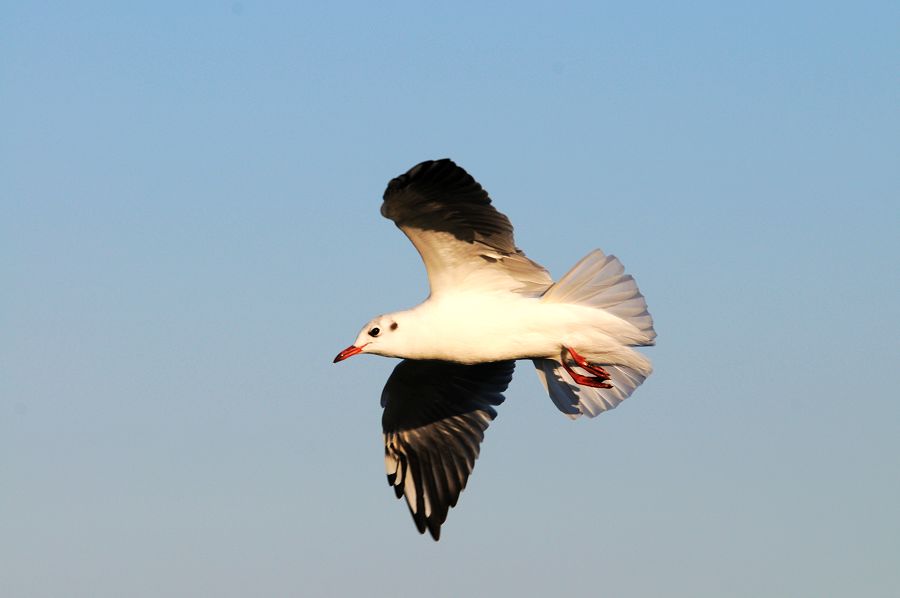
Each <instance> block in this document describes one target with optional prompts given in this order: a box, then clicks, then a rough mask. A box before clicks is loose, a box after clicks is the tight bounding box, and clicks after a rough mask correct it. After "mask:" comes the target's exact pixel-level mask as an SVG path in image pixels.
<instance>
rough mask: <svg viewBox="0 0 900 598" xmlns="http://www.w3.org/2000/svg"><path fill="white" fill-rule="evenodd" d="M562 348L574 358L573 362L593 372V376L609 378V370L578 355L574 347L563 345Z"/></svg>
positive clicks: (590, 372)
mask: <svg viewBox="0 0 900 598" xmlns="http://www.w3.org/2000/svg"><path fill="white" fill-rule="evenodd" d="M564 349H565V350H566V351H568V352H569V355H571V356H572V359H574V360H575V363H577V364H578V365H579V366H581V367H582V368H584V370H585V371H586V372H588V373H589V374H593V375H594V376H597V377H598V378H603V379H604V380H609V379H610V375H609V372H607V371H606V370H604V369H603V368H602V367H600V366H599V365H596V364H593V363H589V362H588V360H587V359H585V358H584V357H582V356H581V355H579V354H578V352H577V351H575V349H573V348H572V347H564Z"/></svg>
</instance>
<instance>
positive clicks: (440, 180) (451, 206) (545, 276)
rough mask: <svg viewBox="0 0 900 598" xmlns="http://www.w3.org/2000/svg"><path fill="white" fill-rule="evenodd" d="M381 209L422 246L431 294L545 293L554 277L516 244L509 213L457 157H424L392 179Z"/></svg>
mask: <svg viewBox="0 0 900 598" xmlns="http://www.w3.org/2000/svg"><path fill="white" fill-rule="evenodd" d="M381 213H382V215H384V216H385V217H386V218H390V219H391V220H393V221H394V223H395V224H396V225H397V226H398V227H399V228H400V230H402V231H403V232H404V233H406V236H407V237H409V239H410V240H411V241H412V243H413V245H415V247H416V249H417V250H418V251H419V255H421V256H422V261H424V262H425V269H426V270H427V271H428V281H429V284H430V285H431V294H432V295H437V294H440V293H441V292H442V291H443V290H445V289H449V288H453V287H456V288H460V287H479V288H496V289H506V290H512V291H517V292H522V293H533V294H540V293H542V292H543V291H544V290H546V289H547V287H549V286H550V285H551V284H552V283H553V280H552V278H551V277H550V274H549V273H548V272H547V271H546V270H545V269H544V268H543V267H541V266H540V265H538V264H536V263H535V262H533V261H531V260H530V259H528V258H527V257H525V254H524V253H522V251H521V250H519V249H517V248H516V244H515V241H514V240H513V227H512V224H510V222H509V218H507V217H506V216H504V215H503V214H501V213H500V212H498V211H497V210H496V209H494V206H492V205H491V199H490V197H488V194H487V191H485V190H484V189H483V188H482V187H481V185H479V184H478V182H477V181H476V180H475V179H474V178H472V176H471V175H470V174H469V173H468V172H466V171H465V170H463V169H462V168H460V167H459V166H457V165H456V164H455V163H454V162H453V161H452V160H448V159H443V160H429V161H427V162H422V163H421V164H417V165H416V166H414V167H412V168H411V169H410V170H409V172H407V173H406V174H403V175H400V176H399V177H397V178H395V179H393V180H392V181H391V182H390V183H388V186H387V189H386V190H385V192H384V203H383V204H382V205H381Z"/></svg>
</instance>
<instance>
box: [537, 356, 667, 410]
mask: <svg viewBox="0 0 900 598" xmlns="http://www.w3.org/2000/svg"><path fill="white" fill-rule="evenodd" d="M533 361H534V367H535V368H536V369H537V374H538V378H540V380H541V382H542V383H543V384H544V388H546V389H547V392H548V393H549V394H550V398H551V399H552V400H553V403H554V404H555V405H556V407H557V408H558V409H559V410H560V411H562V412H563V413H565V414H566V415H567V416H568V417H569V418H571V419H577V418H579V417H581V416H582V415H586V416H588V417H596V416H597V415H600V414H601V413H603V412H604V411H606V410H608V409H615V408H616V407H617V406H618V405H619V403H621V402H622V401H624V400H625V399H627V398H628V397H629V396H631V393H632V392H634V389H636V388H637V387H638V386H640V385H641V383H642V382H643V381H644V380H645V379H646V378H647V376H648V375H650V372H649V371H648V372H647V373H646V374H642V373H641V372H639V371H637V370H636V369H634V368H631V367H628V366H625V365H604V366H603V369H605V370H606V371H607V372H608V373H609V375H610V380H609V383H610V384H611V385H612V388H593V387H590V386H580V385H578V384H577V383H576V382H575V381H574V380H573V379H572V377H571V376H570V375H569V372H567V371H566V370H565V368H564V367H563V366H562V364H561V363H559V362H558V361H555V360H553V359H535V360H533Z"/></svg>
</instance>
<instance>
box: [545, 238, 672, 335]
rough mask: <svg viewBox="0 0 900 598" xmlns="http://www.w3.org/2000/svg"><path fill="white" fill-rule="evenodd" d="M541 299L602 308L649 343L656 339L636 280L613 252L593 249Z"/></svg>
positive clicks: (645, 303) (651, 320) (650, 318)
mask: <svg viewBox="0 0 900 598" xmlns="http://www.w3.org/2000/svg"><path fill="white" fill-rule="evenodd" d="M541 300H542V301H552V302H554V303H576V304H579V305H589V306H591V307H597V308H600V309H604V310H606V311H608V312H609V313H611V314H613V315H614V316H617V317H619V318H621V319H622V320H624V321H626V322H628V323H629V324H631V325H632V326H634V327H635V328H637V329H638V330H639V331H640V332H641V333H643V336H644V337H645V338H646V340H645V341H644V342H642V343H641V345H652V344H653V339H655V338H656V331H655V330H653V318H652V317H651V316H650V313H649V312H648V311H647V302H646V301H645V300H644V296H643V295H641V291H640V290H639V289H638V286H637V283H636V282H634V278H632V277H631V275H630V274H625V267H624V266H623V265H622V262H620V261H619V259H618V258H617V257H616V256H614V255H605V254H604V253H603V252H602V251H600V250H599V249H595V250H594V251H592V252H590V253H589V254H587V255H586V256H584V257H583V258H582V259H581V261H580V262H578V263H577V264H575V266H574V267H573V268H572V269H571V270H569V272H568V273H567V274H566V275H565V276H563V277H562V278H561V279H560V280H559V282H557V283H556V284H554V285H553V286H552V287H550V288H549V289H548V290H547V292H546V293H544V296H543V297H542V298H541Z"/></svg>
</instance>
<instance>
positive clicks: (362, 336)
mask: <svg viewBox="0 0 900 598" xmlns="http://www.w3.org/2000/svg"><path fill="white" fill-rule="evenodd" d="M399 330H400V325H399V324H398V323H397V320H396V318H395V317H394V316H393V315H391V314H388V315H385V316H378V317H377V318H375V319H374V320H371V321H369V323H368V324H366V325H365V326H363V328H362V330H360V331H359V336H357V337H356V342H355V343H353V344H352V345H350V346H349V347H347V348H346V349H344V350H343V351H341V352H340V353H338V354H337V357H335V358H334V363H337V362H339V361H344V360H345V359H347V358H348V357H352V356H354V355H356V354H357V353H374V354H376V355H384V356H387V357H397V356H399V355H398V353H397V351H398V350H399V349H400V348H401V346H400V345H401V342H402V341H401V340H400V339H399V337H398V331H399Z"/></svg>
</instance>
